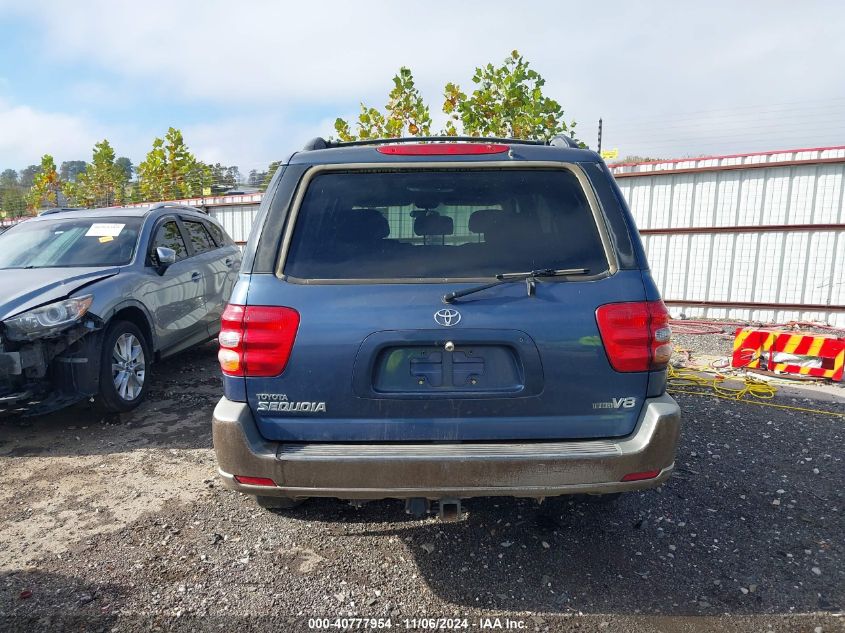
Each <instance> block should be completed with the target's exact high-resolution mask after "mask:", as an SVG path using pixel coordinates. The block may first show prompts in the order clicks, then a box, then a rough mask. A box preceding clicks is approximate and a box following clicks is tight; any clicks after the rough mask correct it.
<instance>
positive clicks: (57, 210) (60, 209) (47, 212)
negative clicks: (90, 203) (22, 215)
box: [38, 207, 87, 216]
mask: <svg viewBox="0 0 845 633" xmlns="http://www.w3.org/2000/svg"><path fill="white" fill-rule="evenodd" d="M86 210H87V209H86V208H85V207H50V208H49V209H44V210H43V211H39V212H38V215H39V216H41V215H53V214H54V213H64V212H65V211H86Z"/></svg>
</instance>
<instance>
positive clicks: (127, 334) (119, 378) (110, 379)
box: [99, 321, 152, 413]
mask: <svg viewBox="0 0 845 633" xmlns="http://www.w3.org/2000/svg"><path fill="white" fill-rule="evenodd" d="M151 360H152V353H151V351H150V344H149V342H148V341H147V338H146V337H145V336H144V333H143V332H141V329H140V328H139V327H138V326H137V325H135V324H134V323H130V322H129V321H115V322H113V323H110V324H109V326H108V327H107V328H106V332H105V334H104V335H103V348H102V355H101V357H100V397H99V403H100V406H101V407H102V408H103V409H105V410H106V411H107V412H110V413H126V412H127V411H131V410H132V409H134V408H135V407H137V406H138V405H139V404H141V402H143V400H144V397H145V396H146V395H147V389H148V385H149V367H150V361H151Z"/></svg>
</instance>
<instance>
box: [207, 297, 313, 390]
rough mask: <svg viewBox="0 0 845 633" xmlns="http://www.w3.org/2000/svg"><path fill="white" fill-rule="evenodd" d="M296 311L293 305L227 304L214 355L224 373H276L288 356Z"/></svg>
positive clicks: (294, 332)
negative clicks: (289, 306)
mask: <svg viewBox="0 0 845 633" xmlns="http://www.w3.org/2000/svg"><path fill="white" fill-rule="evenodd" d="M297 329H299V313H298V312H297V311H296V310H294V309H292V308H280V307H274V306H239V305H231V304H230V305H228V306H226V310H225V311H224V312H223V318H222V322H221V325H220V335H219V337H218V339H217V340H218V342H219V343H220V351H219V352H218V354H217V358H218V360H219V361H220V368H221V369H222V370H223V373H224V374H226V375H227V376H265V377H266V376H278V375H279V374H281V373H282V372H283V371H284V370H285V366H287V364H288V358H290V353H291V350H292V349H293V342H294V340H295V339H296V331H297Z"/></svg>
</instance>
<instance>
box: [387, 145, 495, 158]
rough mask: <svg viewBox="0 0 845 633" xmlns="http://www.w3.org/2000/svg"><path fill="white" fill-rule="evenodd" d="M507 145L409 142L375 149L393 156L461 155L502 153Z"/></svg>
mask: <svg viewBox="0 0 845 633" xmlns="http://www.w3.org/2000/svg"><path fill="white" fill-rule="evenodd" d="M508 149H509V148H508V146H507V145H502V144H500V143H411V144H407V145H381V146H379V147H377V148H376V151H377V152H379V153H381V154H391V155H393V156H461V155H468V154H503V153H505V152H506V151H508Z"/></svg>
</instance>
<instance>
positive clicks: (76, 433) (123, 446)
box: [0, 342, 223, 457]
mask: <svg viewBox="0 0 845 633" xmlns="http://www.w3.org/2000/svg"><path fill="white" fill-rule="evenodd" d="M150 376H151V380H152V382H151V383H150V391H149V393H148V394H147V398H146V401H145V402H144V403H143V404H141V405H140V406H139V407H138V408H137V409H135V410H134V411H131V412H129V413H126V414H121V415H117V414H115V415H104V414H103V413H101V412H99V411H98V410H97V409H96V408H95V407H94V406H93V405H92V404H91V403H88V402H81V403H79V404H76V405H74V406H71V407H68V408H66V409H63V410H61V411H57V412H55V413H51V414H48V415H43V416H34V417H29V418H24V417H4V418H0V456H10V457H23V456H40V455H56V456H58V455H100V454H108V453H118V452H123V451H127V450H133V449H135V448H174V449H193V448H210V447H211V424H210V420H211V413H212V411H213V410H214V405H215V404H217V401H218V400H219V399H220V396H221V395H222V393H223V387H222V383H221V377H220V370H219V367H218V365H217V345H216V343H213V342H211V343H207V344H204V345H201V346H200V347H197V348H195V349H193V350H189V351H186V352H183V353H181V354H177V355H176V356H173V357H171V358H167V359H165V360H163V361H161V362H159V363H156V364H155V365H154V366H153V368H152V371H151V372H150Z"/></svg>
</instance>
